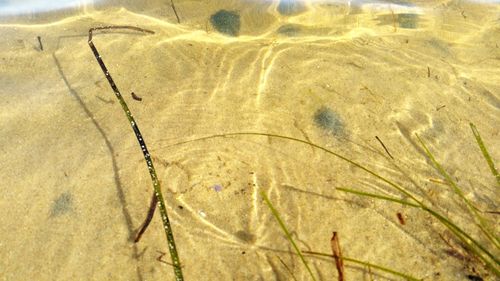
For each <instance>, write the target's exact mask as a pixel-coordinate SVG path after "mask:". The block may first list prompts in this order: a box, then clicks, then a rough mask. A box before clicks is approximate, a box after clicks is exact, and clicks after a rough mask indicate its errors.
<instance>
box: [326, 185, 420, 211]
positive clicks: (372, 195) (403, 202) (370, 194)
mask: <svg viewBox="0 0 500 281" xmlns="http://www.w3.org/2000/svg"><path fill="white" fill-rule="evenodd" d="M335 189H336V190H339V191H343V192H348V193H353V194H356V195H360V196H366V197H372V198H377V199H382V200H386V201H392V202H396V203H400V204H403V205H406V206H411V207H415V208H422V206H420V205H418V204H413V203H410V202H407V201H403V200H401V199H398V198H394V197H389V196H384V195H378V194H374V193H368V192H363V191H358V190H354V189H350V188H343V187H337V188H335Z"/></svg>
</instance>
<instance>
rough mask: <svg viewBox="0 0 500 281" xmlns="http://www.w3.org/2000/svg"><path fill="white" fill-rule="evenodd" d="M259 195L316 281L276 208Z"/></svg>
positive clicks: (263, 194) (262, 193)
mask: <svg viewBox="0 0 500 281" xmlns="http://www.w3.org/2000/svg"><path fill="white" fill-rule="evenodd" d="M260 195H261V196H262V198H264V201H265V202H266V204H267V206H269V209H271V213H272V214H273V216H274V218H275V219H276V220H277V221H278V223H279V225H280V226H281V229H282V230H283V232H284V233H285V236H286V238H287V239H288V241H290V243H291V244H292V246H293V248H294V249H295V252H296V253H297V255H299V257H300V259H301V260H302V263H303V264H304V266H305V267H306V268H307V271H308V272H309V274H310V275H311V279H312V280H314V281H316V278H315V277H314V274H313V273H312V271H311V268H310V267H309V264H308V263H307V261H306V259H305V258H304V255H302V252H301V251H300V249H299V247H298V246H297V244H296V243H295V241H294V240H293V238H292V235H291V234H290V231H288V228H287V227H286V225H285V223H284V222H283V220H282V219H281V217H280V215H279V213H278V211H277V210H276V208H274V206H273V204H272V203H271V201H270V200H269V198H268V197H267V195H266V193H265V192H264V191H262V190H261V191H260Z"/></svg>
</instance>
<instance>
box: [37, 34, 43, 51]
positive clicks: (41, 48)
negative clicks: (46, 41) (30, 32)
mask: <svg viewBox="0 0 500 281" xmlns="http://www.w3.org/2000/svg"><path fill="white" fill-rule="evenodd" d="M36 39H38V45H40V51H43V44H42V37H40V36H37V37H36Z"/></svg>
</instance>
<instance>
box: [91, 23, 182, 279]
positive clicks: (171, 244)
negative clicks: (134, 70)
mask: <svg viewBox="0 0 500 281" xmlns="http://www.w3.org/2000/svg"><path fill="white" fill-rule="evenodd" d="M106 29H132V30H136V31H140V32H145V33H150V34H153V33H154V32H153V31H150V30H147V29H142V28H139V27H135V26H127V25H124V26H102V27H94V28H91V29H90V30H89V40H88V43H89V46H90V49H92V52H93V53H94V56H95V58H96V60H97V62H98V63H99V66H101V70H102V72H103V73H104V75H105V76H106V79H108V82H109V85H110V86H111V89H113V92H114V93H115V96H116V98H117V99H118V101H119V102H120V105H121V107H122V109H123V112H125V115H126V116H127V119H128V121H129V122H130V126H131V127H132V129H133V130H134V134H135V136H136V138H137V141H138V142H139V145H140V147H141V150H142V153H143V154H144V159H145V160H146V165H147V167H148V170H149V175H150V176H151V181H152V182H153V189H154V194H155V196H156V199H157V201H158V206H159V209H160V214H161V219H162V222H163V228H164V230H165V235H166V237H167V243H168V249H169V251H170V256H171V258H172V264H173V268H174V274H175V278H176V280H177V281H182V280H184V278H183V276H182V269H181V263H180V259H179V255H178V253H177V248H176V246H175V241H174V234H173V232H172V227H171V226H170V220H169V219H168V215H167V208H166V206H165V201H164V200H163V195H162V192H161V187H160V181H159V180H158V176H157V175H156V170H155V168H154V165H153V160H152V159H151V155H150V154H149V151H148V149H147V147H146V143H145V142H144V139H143V137H142V134H141V131H140V130H139V127H138V125H137V122H136V121H135V119H134V117H133V116H132V113H131V112H130V110H129V108H128V106H127V103H126V102H125V100H124V99H123V97H122V95H121V93H120V91H119V90H118V87H117V86H116V84H115V82H114V81H113V78H112V77H111V74H110V73H109V71H108V69H107V68H106V65H105V64H104V62H103V61H102V59H101V55H100V54H99V52H98V51H97V49H96V47H95V46H94V43H93V42H92V32H93V31H95V30H106Z"/></svg>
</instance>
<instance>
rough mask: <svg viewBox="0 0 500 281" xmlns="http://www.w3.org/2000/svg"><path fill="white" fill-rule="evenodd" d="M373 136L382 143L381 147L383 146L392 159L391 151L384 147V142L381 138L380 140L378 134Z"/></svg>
mask: <svg viewBox="0 0 500 281" xmlns="http://www.w3.org/2000/svg"><path fill="white" fill-rule="evenodd" d="M375 138H376V139H377V140H378V142H380V144H381V145H382V147H383V148H384V150H385V152H386V153H387V155H389V157H391V159H394V157H392V155H391V153H390V152H389V150H388V149H387V147H385V144H384V143H383V142H382V140H380V138H379V137H378V136H375Z"/></svg>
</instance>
